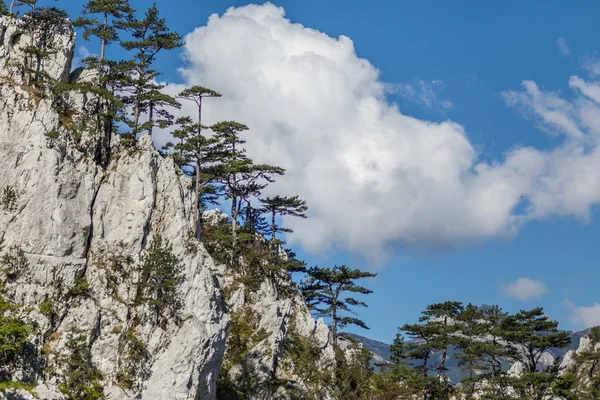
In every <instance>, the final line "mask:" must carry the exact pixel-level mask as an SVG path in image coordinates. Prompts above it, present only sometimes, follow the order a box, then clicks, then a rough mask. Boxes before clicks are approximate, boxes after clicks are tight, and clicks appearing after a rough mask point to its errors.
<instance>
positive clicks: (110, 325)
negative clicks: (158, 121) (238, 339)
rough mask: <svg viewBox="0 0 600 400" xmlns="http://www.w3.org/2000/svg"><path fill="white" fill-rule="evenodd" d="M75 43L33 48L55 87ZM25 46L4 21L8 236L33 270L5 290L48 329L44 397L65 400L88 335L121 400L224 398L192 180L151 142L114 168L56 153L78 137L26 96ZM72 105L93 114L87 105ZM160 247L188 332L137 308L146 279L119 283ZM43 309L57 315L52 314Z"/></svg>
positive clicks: (211, 284) (0, 28)
mask: <svg viewBox="0 0 600 400" xmlns="http://www.w3.org/2000/svg"><path fill="white" fill-rule="evenodd" d="M74 40H75V35H74V33H73V31H72V30H71V28H70V27H69V26H68V24H67V23H64V24H62V25H57V26H55V29H54V30H53V31H51V32H48V31H44V32H40V31H36V32H35V35H34V38H33V42H34V43H40V42H41V41H44V42H45V43H46V45H47V46H48V47H49V48H51V49H52V50H53V53H52V54H51V55H50V56H49V58H48V59H47V60H45V62H44V66H43V68H44V70H45V72H46V73H47V74H48V76H49V78H51V79H55V80H66V79H68V77H69V70H70V67H71V58H72V54H73V47H74ZM28 43H31V37H30V36H29V34H28V32H27V29H26V28H25V24H24V23H23V21H13V20H12V19H9V18H7V17H0V59H1V60H2V63H1V64H0V79H2V82H3V83H2V87H1V89H0V154H1V157H0V168H1V169H2V171H3V173H2V174H0V192H1V193H4V197H3V198H4V200H5V201H4V202H3V207H2V210H1V211H0V235H1V237H2V239H3V245H4V249H5V253H9V252H16V253H19V252H20V251H22V253H20V254H24V256H25V258H26V264H27V265H26V267H25V268H23V271H21V272H20V273H19V274H18V276H15V277H12V278H7V279H6V280H5V282H4V288H3V292H4V295H5V297H6V298H7V299H9V300H11V301H12V302H14V303H16V304H19V305H20V306H21V307H20V309H19V313H20V314H21V315H22V316H26V317H27V318H30V319H31V320H34V321H37V323H38V324H39V328H38V329H37V332H36V335H35V338H34V339H32V343H34V344H35V351H34V355H33V357H35V358H38V361H37V362H36V363H35V365H37V367H36V368H34V370H33V371H30V373H31V374H32V375H34V377H35V378H36V379H37V381H38V382H39V385H38V386H37V387H36V390H35V391H36V392H37V393H38V395H39V396H40V398H45V399H53V398H58V397H59V395H58V392H57V385H58V383H59V382H60V381H61V373H62V372H61V369H62V366H61V363H60V362H59V361H60V359H61V356H64V355H68V354H69V352H70V351H72V349H70V348H69V343H68V341H69V339H70V338H72V337H73V335H74V332H77V336H78V337H79V336H81V335H82V337H84V338H85V346H86V347H89V349H90V351H91V357H92V362H93V365H94V366H95V367H96V368H97V369H98V370H99V371H100V372H101V374H102V377H103V378H102V382H101V384H102V385H103V386H104V388H105V389H104V392H105V394H106V395H108V396H110V398H111V399H128V398H134V397H135V396H136V395H137V394H138V393H141V397H142V398H144V399H192V398H196V399H211V398H214V395H215V382H216V377H217V374H218V370H219V365H220V363H221V360H222V357H223V353H224V350H225V330H226V325H227V321H228V316H227V315H226V314H225V304H224V302H223V299H222V296H221V292H220V289H219V286H218V282H217V281H216V279H215V273H216V267H215V265H214V264H213V262H212V259H211V258H210V257H209V256H208V254H207V253H206V252H205V251H204V250H203V249H202V248H201V247H199V248H198V251H197V252H194V253H189V252H187V251H186V250H185V247H184V240H183V239H184V238H186V237H187V233H188V229H189V215H188V211H187V210H189V209H190V204H191V196H190V192H189V190H188V186H189V182H188V180H187V179H186V178H185V177H182V176H181V173H180V172H179V171H178V170H177V168H176V167H175V165H174V164H173V163H172V162H171V161H170V160H169V159H164V158H162V157H160V155H159V154H158V153H157V152H156V151H155V150H154V149H153V147H152V145H151V143H150V142H149V141H148V140H140V142H139V143H138V146H137V147H136V148H135V149H133V150H128V151H121V152H118V150H115V154H113V155H112V156H111V158H110V162H108V164H107V165H106V167H103V166H102V165H99V164H98V163H97V160H95V159H94V157H93V156H91V155H90V154H93V153H91V152H89V151H86V150H88V149H89V148H88V149H86V148H81V149H75V148H74V146H70V143H69V141H68V139H61V138H59V139H57V140H55V141H54V142H55V143H53V144H50V139H49V137H48V135H47V134H48V133H49V132H53V131H59V132H61V134H63V135H62V137H65V138H66V137H67V134H66V132H63V130H64V128H62V127H61V118H60V116H59V115H58V114H57V113H56V112H55V109H54V107H55V106H54V104H52V101H51V99H48V98H42V97H41V96H40V97H36V94H35V93H34V92H32V90H31V88H29V87H27V85H25V82H24V78H23V75H22V74H21V73H20V71H19V68H18V65H19V64H20V63H23V60H25V59H26V55H25V54H24V53H23V46H24V45H26V44H28ZM83 75H85V74H83ZM76 77H78V78H81V77H82V74H77V75H76ZM74 101H75V102H76V103H78V104H79V105H80V106H81V107H84V106H85V103H86V101H87V99H84V98H83V97H82V98H78V99H74ZM96 139H97V140H98V141H101V142H107V141H108V140H109V139H110V138H106V137H96ZM93 144H95V143H92V145H93ZM153 234H159V235H161V236H162V239H163V240H165V241H169V242H170V243H171V244H172V246H173V253H174V254H175V255H176V256H177V257H178V258H179V260H180V262H181V265H182V266H183V271H184V272H183V275H182V279H181V286H180V288H181V293H182V296H183V304H184V306H183V309H182V314H183V322H181V323H180V324H175V323H172V322H169V323H167V324H162V326H159V325H157V324H156V323H155V321H154V319H153V318H151V316H150V313H149V311H148V310H147V309H145V308H144V307H143V306H141V307H133V306H132V303H133V298H134V296H135V281H136V278H137V276H135V274H133V273H132V274H129V275H127V274H124V275H123V276H122V279H118V280H114V279H111V278H112V276H111V275H113V276H114V274H115V273H116V268H117V267H118V266H119V265H117V264H122V265H120V267H123V268H125V269H127V268H133V266H135V265H139V263H140V260H141V257H142V256H143V254H144V250H145V249H146V248H147V246H148V244H149V243H150V242H151V241H152V240H153V239H152V236H153ZM74 288H77V290H74ZM41 304H46V305H48V307H46V309H44V312H42V310H40V305H41ZM50 305H51V307H50ZM48 308H50V310H49V309H48ZM128 334H129V335H132V336H134V337H135V338H136V339H137V340H139V341H140V343H143V345H144V346H145V347H146V351H145V361H144V365H138V366H137V367H136V369H137V371H139V374H138V376H135V378H133V380H134V382H133V383H132V384H130V385H123V384H121V383H122V382H121V383H120V382H119V374H120V373H122V369H123V368H125V367H124V365H125V360H124V359H125V358H126V347H127V340H128V338H127V336H128ZM128 386H129V387H130V388H131V389H129V388H128Z"/></svg>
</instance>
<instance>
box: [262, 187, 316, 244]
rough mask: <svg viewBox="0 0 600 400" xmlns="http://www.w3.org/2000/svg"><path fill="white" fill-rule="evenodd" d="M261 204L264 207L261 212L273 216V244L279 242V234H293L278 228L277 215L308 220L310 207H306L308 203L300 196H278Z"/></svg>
mask: <svg viewBox="0 0 600 400" xmlns="http://www.w3.org/2000/svg"><path fill="white" fill-rule="evenodd" d="M260 202H261V203H262V205H263V208H262V210H261V211H262V212H265V213H268V214H270V215H271V242H275V240H277V237H276V235H277V232H286V233H291V232H293V231H292V230H291V229H288V228H283V227H281V226H277V224H276V223H275V217H276V216H277V215H280V216H284V215H291V216H293V217H300V218H306V211H307V210H308V206H307V205H306V201H304V200H301V199H300V198H299V196H293V197H282V196H279V195H277V196H275V197H267V198H266V199H260Z"/></svg>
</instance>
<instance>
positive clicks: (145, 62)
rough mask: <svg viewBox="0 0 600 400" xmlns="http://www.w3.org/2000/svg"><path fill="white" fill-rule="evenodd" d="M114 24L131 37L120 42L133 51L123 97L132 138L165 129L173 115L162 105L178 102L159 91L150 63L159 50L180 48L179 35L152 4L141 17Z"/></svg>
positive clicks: (170, 105)
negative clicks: (128, 110) (143, 118)
mask: <svg viewBox="0 0 600 400" xmlns="http://www.w3.org/2000/svg"><path fill="white" fill-rule="evenodd" d="M116 26H117V27H118V28H120V29H125V30H127V31H129V32H130V33H131V35H132V36H133V40H129V41H121V46H122V47H123V48H124V49H125V50H127V51H134V52H135V57H134V58H135V62H134V63H131V64H130V65H131V72H130V82H129V83H130V85H129V87H128V88H127V92H129V96H127V97H126V103H127V104H128V105H130V106H131V107H132V109H133V118H130V119H128V120H127V124H128V125H129V127H130V128H131V136H132V140H135V138H136V136H137V134H138V133H139V132H143V131H144V130H146V131H148V135H149V136H152V131H153V128H154V127H159V128H165V127H167V126H170V125H171V124H172V123H173V116H172V115H171V114H170V113H169V112H168V111H167V110H166V109H165V107H175V108H179V107H181V105H180V104H179V103H178V102H177V100H175V98H173V97H172V96H169V95H167V94H165V93H163V92H162V89H163V88H164V87H165V85H160V84H157V83H156V78H158V76H160V72H158V71H156V70H153V69H152V68H151V66H152V64H153V63H154V61H155V60H156V56H157V54H158V53H159V52H160V51H162V50H173V49H176V48H177V47H180V46H181V44H182V43H181V36H180V35H179V34H177V33H175V32H171V30H170V29H169V28H168V26H167V24H166V20H165V19H164V18H161V17H160V14H159V11H158V8H157V7H156V3H154V5H153V6H152V7H150V8H149V9H148V11H146V14H145V17H144V19H142V20H139V19H137V18H136V17H135V16H134V15H133V14H130V15H128V16H127V19H126V20H125V21H123V22H119V23H118V24H117V25H116ZM143 113H147V114H148V120H147V122H145V123H143V124H142V123H140V119H141V115H142V114H143ZM157 117H158V118H157Z"/></svg>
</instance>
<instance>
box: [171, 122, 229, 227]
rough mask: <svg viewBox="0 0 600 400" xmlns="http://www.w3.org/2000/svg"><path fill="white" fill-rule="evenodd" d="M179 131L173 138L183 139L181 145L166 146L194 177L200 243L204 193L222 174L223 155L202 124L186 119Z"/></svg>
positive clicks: (194, 211) (195, 221) (193, 208)
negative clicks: (221, 157) (203, 130)
mask: <svg viewBox="0 0 600 400" xmlns="http://www.w3.org/2000/svg"><path fill="white" fill-rule="evenodd" d="M177 125H178V128H177V129H175V130H174V131H173V133H172V135H173V138H175V139H179V140H180V143H177V144H173V143H171V142H169V143H167V144H166V145H165V148H166V149H173V150H175V151H174V153H173V159H174V160H175V162H176V163H177V164H178V165H179V166H180V167H182V169H183V170H184V171H191V173H190V175H192V176H193V177H194V201H193V205H192V216H193V221H194V235H195V237H196V238H197V239H200V236H201V235H200V232H201V224H200V219H201V218H200V217H201V214H200V212H199V210H200V204H201V201H202V198H201V196H202V190H203V188H204V187H207V186H208V185H211V184H212V182H213V181H214V180H215V179H216V177H217V175H218V173H219V172H220V170H219V164H218V161H219V160H220V156H221V154H222V153H221V151H220V146H219V141H218V139H217V138H215V137H209V138H207V137H205V136H203V135H202V133H201V132H202V129H201V128H200V126H199V124H196V123H194V122H193V121H192V119H191V118H190V117H182V118H179V119H178V120H177Z"/></svg>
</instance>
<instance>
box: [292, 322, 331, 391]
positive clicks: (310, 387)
mask: <svg viewBox="0 0 600 400" xmlns="http://www.w3.org/2000/svg"><path fill="white" fill-rule="evenodd" d="M283 357H287V358H289V363H290V365H289V366H283V368H286V367H287V368H289V369H291V371H290V372H293V373H294V374H296V375H298V376H300V377H301V378H302V380H303V381H304V382H305V383H306V384H307V391H306V392H304V393H302V395H303V396H304V397H303V398H306V399H314V400H319V399H322V398H323V397H325V393H326V392H327V391H328V390H329V389H331V388H332V387H333V386H332V385H333V383H334V382H333V378H334V376H333V374H332V373H331V371H332V369H333V368H334V367H335V365H328V364H327V363H326V360H324V359H323V357H322V349H321V346H319V344H318V343H316V342H315V341H314V339H312V338H307V337H304V336H302V335H300V334H299V333H298V331H297V328H296V322H295V320H294V319H292V321H290V324H289V327H288V331H287V334H286V336H285V339H284V342H283Z"/></svg>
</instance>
